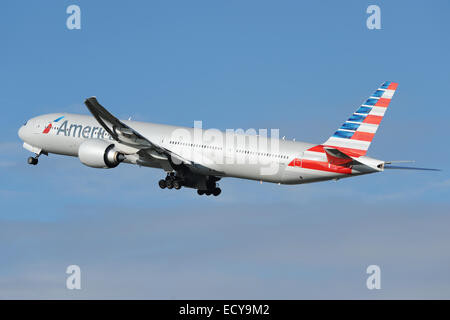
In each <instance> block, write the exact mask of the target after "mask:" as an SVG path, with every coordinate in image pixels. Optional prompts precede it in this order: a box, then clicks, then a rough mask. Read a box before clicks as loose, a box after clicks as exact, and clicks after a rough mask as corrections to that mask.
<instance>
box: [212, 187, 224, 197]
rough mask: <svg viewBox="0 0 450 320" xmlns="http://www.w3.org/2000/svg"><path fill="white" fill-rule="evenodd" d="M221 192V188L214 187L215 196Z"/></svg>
mask: <svg viewBox="0 0 450 320" xmlns="http://www.w3.org/2000/svg"><path fill="white" fill-rule="evenodd" d="M221 192H222V190H221V189H220V188H214V191H213V195H214V196H215V197H217V196H218V195H219V194H220V193H221Z"/></svg>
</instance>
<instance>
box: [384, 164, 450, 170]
mask: <svg viewBox="0 0 450 320" xmlns="http://www.w3.org/2000/svg"><path fill="white" fill-rule="evenodd" d="M384 169H400V170H426V171H442V170H441V169H432V168H417V167H401V166H391V165H385V166H384Z"/></svg>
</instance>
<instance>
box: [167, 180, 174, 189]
mask: <svg viewBox="0 0 450 320" xmlns="http://www.w3.org/2000/svg"><path fill="white" fill-rule="evenodd" d="M166 186H167V189H172V188H173V182H172V180H168V181H166Z"/></svg>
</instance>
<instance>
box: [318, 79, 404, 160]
mask: <svg viewBox="0 0 450 320" xmlns="http://www.w3.org/2000/svg"><path fill="white" fill-rule="evenodd" d="M397 86H398V83H395V82H391V81H386V82H384V83H383V84H382V85H381V86H380V87H379V88H378V90H377V91H375V93H373V94H372V95H371V96H370V97H369V99H367V101H366V102H364V103H363V104H362V105H361V106H360V107H359V109H358V110H356V111H355V113H353V114H352V115H351V117H350V118H349V119H348V120H347V121H346V122H345V123H344V124H343V125H342V126H341V127H340V128H339V129H338V130H337V131H336V132H335V133H334V134H333V135H332V136H331V137H330V138H329V139H328V140H327V141H326V142H325V143H324V144H323V146H326V147H333V148H337V149H338V150H340V151H342V152H344V153H346V154H348V155H350V156H363V155H365V154H366V152H367V150H368V149H369V146H370V143H371V142H372V139H373V137H374V135H375V133H376V132H377V129H378V126H379V125H380V122H381V120H382V119H383V116H384V113H385V112H386V109H387V107H388V106H389V102H391V99H392V97H393V96H394V93H395V90H396V89H397Z"/></svg>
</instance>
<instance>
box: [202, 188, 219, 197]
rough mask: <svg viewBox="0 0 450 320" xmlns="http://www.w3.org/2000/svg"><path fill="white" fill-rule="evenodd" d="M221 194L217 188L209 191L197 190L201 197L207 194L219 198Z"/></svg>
mask: <svg viewBox="0 0 450 320" xmlns="http://www.w3.org/2000/svg"><path fill="white" fill-rule="evenodd" d="M221 192H222V190H221V189H220V188H218V187H215V188H214V189H212V190H210V189H208V190H200V189H199V190H197V193H198V195H199V196H202V195H204V194H205V195H207V196H210V195H213V196H215V197H217V196H218V195H219V194H220V193H221Z"/></svg>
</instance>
